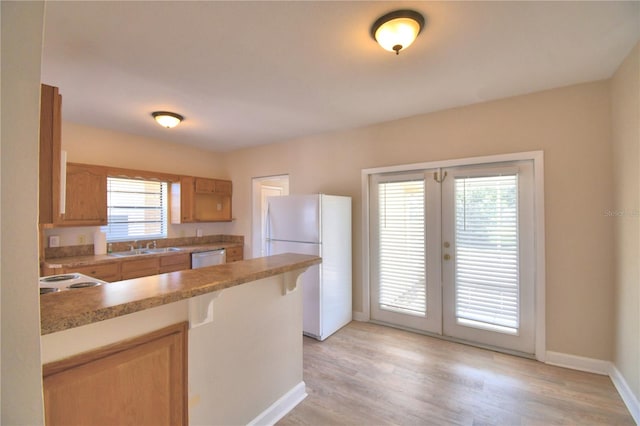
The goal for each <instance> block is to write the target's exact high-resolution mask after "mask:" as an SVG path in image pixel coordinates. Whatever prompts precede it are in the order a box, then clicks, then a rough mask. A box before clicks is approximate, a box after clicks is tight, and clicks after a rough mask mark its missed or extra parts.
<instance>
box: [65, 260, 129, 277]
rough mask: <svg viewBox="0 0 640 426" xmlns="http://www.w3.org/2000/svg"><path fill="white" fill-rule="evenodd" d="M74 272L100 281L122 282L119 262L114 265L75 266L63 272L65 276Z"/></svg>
mask: <svg viewBox="0 0 640 426" xmlns="http://www.w3.org/2000/svg"><path fill="white" fill-rule="evenodd" d="M72 272H77V273H80V274H85V275H88V276H90V277H93V278H97V279H99V280H103V281H107V282H114V281H120V279H121V278H120V276H121V275H120V267H119V265H118V262H113V263H99V264H96V265H89V266H74V267H71V268H65V269H64V270H63V272H62V273H63V274H69V273H72Z"/></svg>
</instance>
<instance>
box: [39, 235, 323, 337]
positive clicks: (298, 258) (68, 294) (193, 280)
mask: <svg viewBox="0 0 640 426" xmlns="http://www.w3.org/2000/svg"><path fill="white" fill-rule="evenodd" d="M227 246H229V244H227ZM174 254H175V252H174ZM147 256H153V255H147ZM94 257H95V256H94ZM111 259H113V257H111ZM116 259H117V258H116ZM120 259H122V258H120ZM321 261H322V259H321V258H320V257H317V256H310V255H304V254H293V253H286V254H279V255H275V256H267V257H260V258H255V259H249V260H242V261H238V262H233V263H227V264H223V265H216V266H210V267H206V268H201V269H189V270H185V271H178V272H170V273H166V274H160V275H153V276H149V277H143V278H136V279H131V280H125V281H118V282H114V283H108V284H104V285H101V286H98V287H90V288H83V289H77V290H70V291H63V292H57V293H50V294H44V295H41V296H40V326H41V334H42V335H45V334H50V333H55V332H57V331H62V330H67V329H70V328H74V327H79V326H82V325H86V324H91V323H94V322H98V321H103V320H107V319H110V318H115V317H119V316H122V315H127V314H130V313H134V312H138V311H142V310H145V309H149V308H154V307H157V306H161V305H165V304H168V303H173V302H177V301H179V300H183V299H188V298H191V297H195V296H199V295H202V294H206V293H211V292H214V291H218V290H223V289H225V288H229V287H234V286H237V285H241V284H244V283H247V282H251V281H256V280H259V279H262V278H267V277H271V276H274V275H278V274H282V273H285V272H289V271H294V270H297V269H304V268H308V267H309V266H312V265H315V264H318V263H321Z"/></svg>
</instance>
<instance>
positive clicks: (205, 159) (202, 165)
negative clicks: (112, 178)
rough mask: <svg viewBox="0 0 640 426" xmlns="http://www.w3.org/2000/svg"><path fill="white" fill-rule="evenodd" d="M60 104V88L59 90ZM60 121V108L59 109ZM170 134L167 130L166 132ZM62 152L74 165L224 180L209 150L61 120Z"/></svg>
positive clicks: (218, 159) (217, 159)
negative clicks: (94, 165)
mask: <svg viewBox="0 0 640 426" xmlns="http://www.w3.org/2000/svg"><path fill="white" fill-rule="evenodd" d="M60 93H61V94H62V100H63V104H64V87H61V88H60ZM62 114H63V119H64V107H63V111H62ZM151 121H152V120H151V118H149V122H150V123H151V124H152V125H153V124H154V123H152V122H151ZM169 131H170V130H169ZM62 149H63V150H66V151H67V160H68V161H70V162H74V163H87V164H100V165H107V166H112V167H123V168H127V169H138V170H151V171H155V172H165V173H175V174H184V175H191V176H202V177H214V178H220V179H226V178H227V177H228V176H227V174H226V168H225V167H224V165H223V163H222V159H221V157H220V156H219V155H215V154H214V153H212V152H210V151H205V150H202V149H198V148H194V147H192V146H189V145H182V144H177V143H171V142H166V141H161V140H158V139H150V138H147V137H144V136H137V135H132V134H128V133H122V132H116V131H113V130H106V129H98V128H95V127H89V126H83V125H80V124H75V123H71V122H68V121H63V124H62Z"/></svg>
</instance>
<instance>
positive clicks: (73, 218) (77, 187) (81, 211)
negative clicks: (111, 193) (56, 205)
mask: <svg viewBox="0 0 640 426" xmlns="http://www.w3.org/2000/svg"><path fill="white" fill-rule="evenodd" d="M66 194H67V195H66V203H65V206H66V207H65V213H64V214H63V215H62V217H63V224H64V225H67V226H97V225H106V224H107V172H106V170H105V169H104V168H102V167H100V166H90V165H86V164H75V163H68V164H67V192H66Z"/></svg>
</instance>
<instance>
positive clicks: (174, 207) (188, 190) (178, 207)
mask: <svg viewBox="0 0 640 426" xmlns="http://www.w3.org/2000/svg"><path fill="white" fill-rule="evenodd" d="M194 192H195V188H194V178H193V177H191V176H181V177H180V182H175V183H172V184H171V202H170V203H171V223H173V224H178V223H189V222H193V221H194V217H193V198H194Z"/></svg>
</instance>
